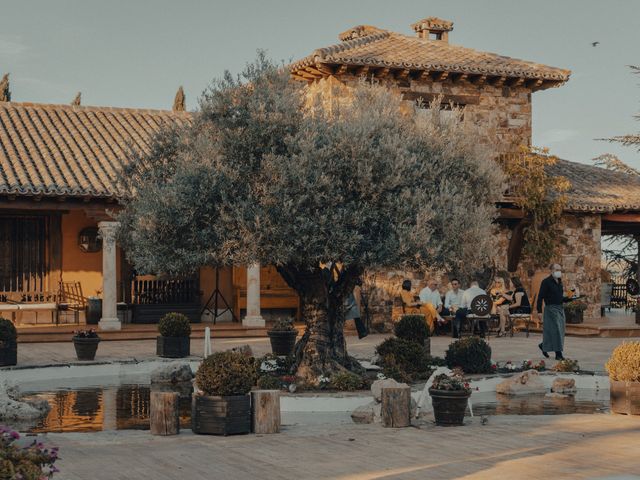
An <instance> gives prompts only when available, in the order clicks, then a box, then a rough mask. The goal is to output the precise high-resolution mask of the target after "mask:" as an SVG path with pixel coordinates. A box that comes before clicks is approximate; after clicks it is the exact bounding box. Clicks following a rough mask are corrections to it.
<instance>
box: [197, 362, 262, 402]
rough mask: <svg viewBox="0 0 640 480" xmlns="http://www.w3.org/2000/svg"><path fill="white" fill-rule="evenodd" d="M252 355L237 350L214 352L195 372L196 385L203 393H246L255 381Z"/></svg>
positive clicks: (217, 394)
mask: <svg viewBox="0 0 640 480" xmlns="http://www.w3.org/2000/svg"><path fill="white" fill-rule="evenodd" d="M254 362H255V361H254V359H253V357H248V356H246V355H243V354H242V353H238V352H216V353H214V354H212V355H209V356H208V357H207V358H205V359H204V360H203V361H202V363H201V364H200V366H199V367H198V371H197V372H196V385H197V386H198V388H199V389H200V390H202V391H203V392H204V394H205V395H210V396H222V397H224V396H230V395H246V394H247V393H249V391H250V390H251V387H253V386H254V385H255V383H256V377H257V375H256V367H255V364H254Z"/></svg>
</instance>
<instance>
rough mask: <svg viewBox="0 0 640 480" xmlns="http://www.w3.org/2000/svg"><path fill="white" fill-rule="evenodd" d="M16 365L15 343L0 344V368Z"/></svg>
mask: <svg viewBox="0 0 640 480" xmlns="http://www.w3.org/2000/svg"><path fill="white" fill-rule="evenodd" d="M17 363H18V344H17V343H16V342H4V343H2V344H0V367H5V366H10V365H15V364H17Z"/></svg>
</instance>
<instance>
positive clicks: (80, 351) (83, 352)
mask: <svg viewBox="0 0 640 480" xmlns="http://www.w3.org/2000/svg"><path fill="white" fill-rule="evenodd" d="M99 343H100V339H99V338H77V337H74V338H73V346H74V347H75V349H76V356H77V357H78V360H94V359H95V358H96V351H97V350H98V344H99Z"/></svg>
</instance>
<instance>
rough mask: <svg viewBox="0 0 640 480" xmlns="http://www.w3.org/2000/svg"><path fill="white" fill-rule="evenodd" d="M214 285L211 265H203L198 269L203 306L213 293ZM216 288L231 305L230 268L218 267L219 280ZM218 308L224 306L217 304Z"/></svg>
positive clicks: (213, 272) (214, 279)
mask: <svg viewBox="0 0 640 480" xmlns="http://www.w3.org/2000/svg"><path fill="white" fill-rule="evenodd" d="M215 285H216V275H215V269H213V268H211V267H204V268H201V269H200V290H201V291H202V292H203V293H202V297H201V302H202V305H203V306H204V305H205V303H206V302H207V300H209V297H210V296H211V294H212V293H213V290H214V289H215ZM218 288H219V289H220V293H222V296H223V297H224V299H225V300H226V301H227V302H228V303H229V305H231V306H233V285H232V283H231V268H229V267H225V268H221V269H220V280H219V283H218ZM218 308H224V307H223V306H222V305H219V306H218Z"/></svg>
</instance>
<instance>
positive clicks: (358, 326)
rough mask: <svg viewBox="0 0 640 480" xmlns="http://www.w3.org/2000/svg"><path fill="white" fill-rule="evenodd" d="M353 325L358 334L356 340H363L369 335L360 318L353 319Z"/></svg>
mask: <svg viewBox="0 0 640 480" xmlns="http://www.w3.org/2000/svg"><path fill="white" fill-rule="evenodd" d="M353 323H355V324H356V330H357V332H358V338H364V337H366V336H367V335H369V330H367V326H366V325H365V324H364V322H363V321H362V318H360V317H356V318H354V319H353Z"/></svg>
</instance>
